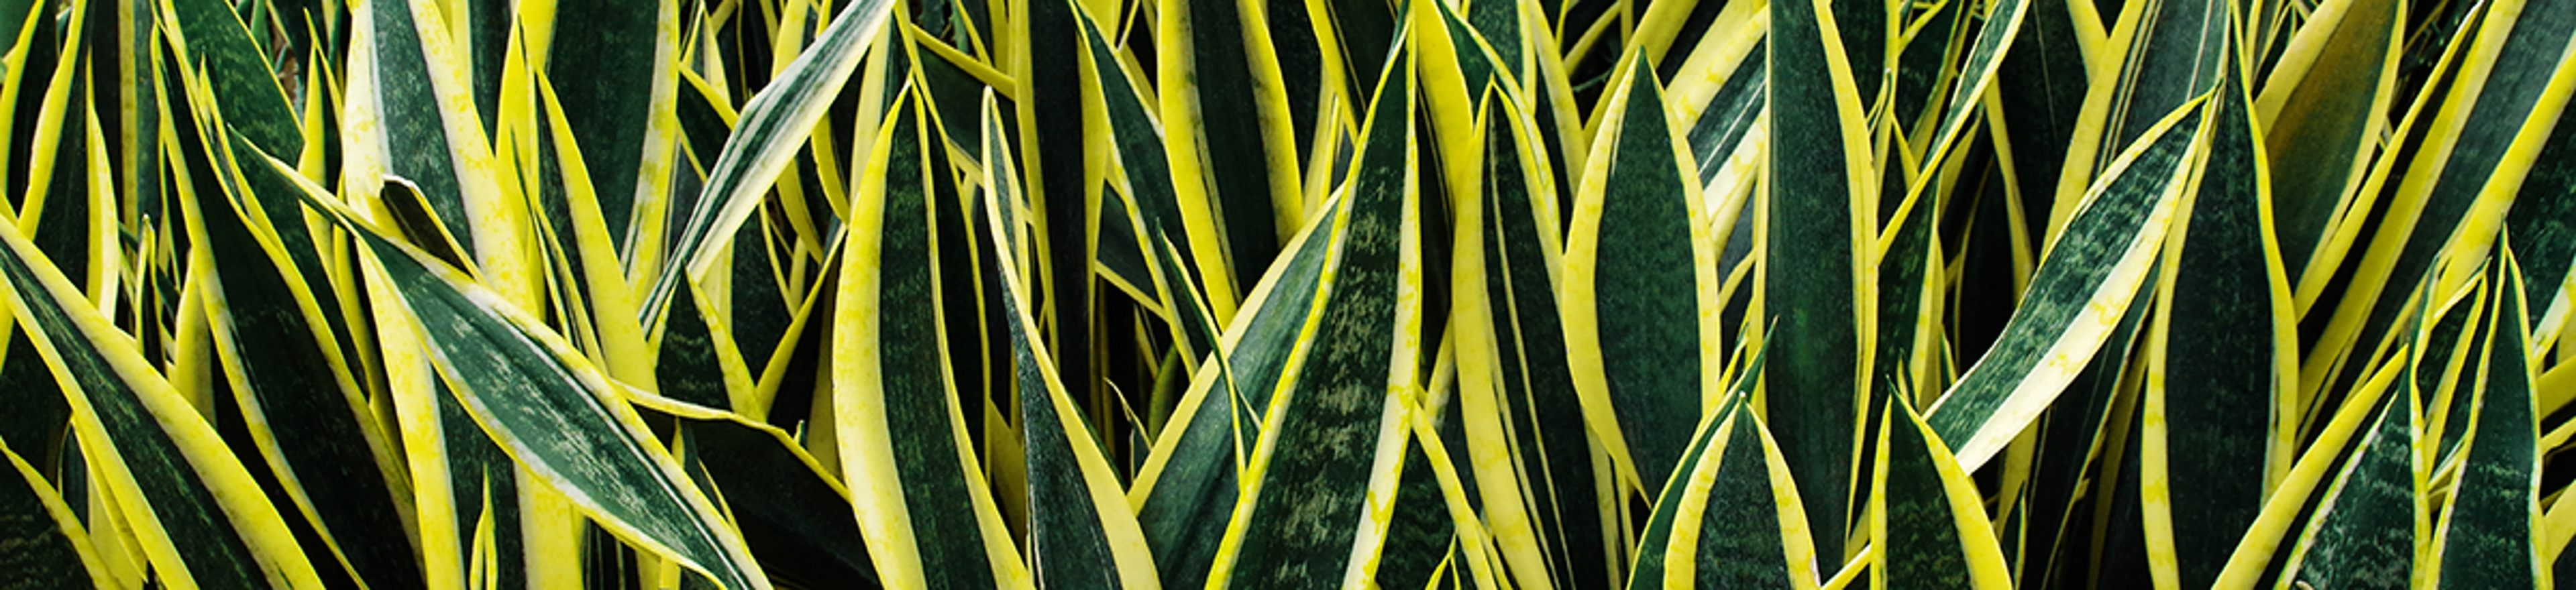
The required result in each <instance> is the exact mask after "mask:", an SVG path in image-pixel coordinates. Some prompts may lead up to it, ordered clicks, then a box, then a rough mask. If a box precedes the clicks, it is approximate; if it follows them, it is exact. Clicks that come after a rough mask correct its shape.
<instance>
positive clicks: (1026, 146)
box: [1013, 0, 1311, 555]
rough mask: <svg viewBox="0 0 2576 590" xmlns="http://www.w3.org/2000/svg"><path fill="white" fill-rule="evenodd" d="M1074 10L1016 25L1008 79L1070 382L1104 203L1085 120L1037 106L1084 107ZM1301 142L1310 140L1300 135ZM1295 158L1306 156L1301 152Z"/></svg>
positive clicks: (1051, 10)
mask: <svg viewBox="0 0 2576 590" xmlns="http://www.w3.org/2000/svg"><path fill="white" fill-rule="evenodd" d="M1300 8H1301V9H1302V6H1300ZM1076 10H1078V8H1077V7H1076V5H1075V3H1074V2H1072V1H1071V0H1062V1H1039V2H1031V3H1029V4H1028V5H1027V9H1026V10H1023V11H1019V12H1020V14H1019V15H1018V16H1017V17H1016V18H1015V19H1014V20H1016V21H1018V22H1019V25H1018V27H1019V33H1020V35H1021V37H1022V39H1021V40H1020V41H1019V42H1018V45H1019V46H1020V47H1024V48H1026V53H1027V55H1028V59H1026V60H1022V61H1021V63H1022V65H1021V66H1019V67H1018V68H1016V69H1015V70H1014V71H1013V76H1014V77H1016V78H1017V79H1018V80H1019V81H1020V94H1019V99H1020V100H1018V101H1015V103H1014V105H1013V106H1015V107H1018V108H1017V109H1016V110H1017V111H1018V112H1016V113H1014V115H1015V117H1014V120H1016V121H1017V122H1018V125H1017V127H1018V129H1019V136H1020V138H1021V139H1020V141H1019V144H1018V145H1017V146H1016V149H1018V150H1019V151H1020V153H1019V158H1018V160H1019V161H1020V162H1021V173H1022V174H1023V175H1024V177H1025V180H1024V182H1025V184H1026V187H1027V189H1028V197H1027V198H1028V200H1029V202H1030V207H1031V208H1033V209H1036V210H1038V211H1041V212H1042V213H1039V214H1037V215H1034V216H1033V217H1034V219H1032V220H1031V222H1032V223H1034V224H1036V225H1037V227H1038V229H1037V230H1036V233H1038V234H1040V235H1041V238H1040V239H1038V240H1036V242H1037V243H1038V244H1040V245H1041V248H1040V249H1039V251H1040V252H1042V254H1041V255H1042V256H1043V258H1044V260H1045V261H1046V264H1045V267H1044V268H1043V269H1042V270H1041V271H1037V272H1032V273H1030V274H1031V276H1032V277H1033V278H1032V279H1031V282H1032V283H1034V284H1033V285H1032V288H1034V289H1036V290H1037V293H1038V295H1036V296H1034V297H1035V298H1037V299H1040V300H1043V301H1047V302H1049V305H1048V306H1047V307H1046V308H1045V309H1042V310H1038V311H1035V312H1033V313H1039V314H1043V317H1044V318H1045V322H1044V323H1045V324H1046V327H1047V328H1048V331H1047V334H1048V336H1049V338H1050V340H1049V341H1048V343H1049V344H1052V345H1053V348H1051V349H1050V350H1054V351H1055V353H1056V361H1057V362H1059V363H1063V365H1062V366H1064V367H1067V368H1068V369H1067V371H1066V372H1065V374H1067V375H1072V374H1075V372H1074V371H1072V370H1071V368H1073V367H1091V366H1094V362H1095V361H1094V360H1093V359H1094V358H1095V356H1094V353H1093V351H1092V347H1091V346H1089V344H1090V343H1091V342H1092V338H1093V331H1092V329H1091V327H1092V323H1093V321H1092V316H1091V313H1092V310H1093V309H1095V308H1096V307H1097V305H1096V304H1095V303H1094V301H1096V299H1095V298H1094V297H1093V290H1094V289H1095V288H1096V287H1095V286H1094V285H1095V284H1096V282H1095V281H1094V280H1093V278H1092V274H1091V269H1092V261H1093V260H1094V259H1095V258H1096V257H1095V256H1094V254H1093V252H1092V249H1093V243H1094V240H1093V236H1094V235H1096V234H1095V233H1094V232H1095V231H1096V229H1097V227H1098V226H1099V224H1097V223H1094V221H1093V220H1095V219H1100V218H1101V212H1100V206H1101V203H1100V202H1099V201H1098V200H1096V199H1093V198H1092V196H1091V194H1090V190H1089V189H1091V188H1092V185H1094V184H1096V183H1094V182H1093V181H1092V180H1091V179H1089V178H1087V177H1086V175H1085V173H1084V170H1086V169H1087V164H1086V162H1084V158H1085V157H1087V156H1085V155H1084V152H1085V151H1086V150H1085V148H1084V144H1085V142H1086V139H1085V138H1084V137H1083V122H1084V120H1085V117H1086V115H1085V114H1084V113H1083V112H1082V111H1081V110H1080V109H1069V108H1041V106H1040V105H1063V104H1067V103H1071V102H1074V101H1081V100H1085V99H1083V98H1082V96H1083V94H1082V93H1083V92H1085V90H1084V89H1085V88H1086V87H1087V86H1088V85H1087V84H1085V83H1084V82H1083V81H1082V60H1083V59H1084V58H1085V56H1086V55H1088V52H1086V51H1084V49H1085V47H1086V46H1085V45H1084V43H1086V40H1085V38H1084V37H1083V32H1082V28H1081V27H1082V25H1081V24H1079V23H1078V22H1076V21H1075V19H1076V18H1078V17H1077V16H1076V15H1075V11H1076ZM1290 104H1291V106H1292V107H1293V106H1295V104H1296V103H1295V102H1294V101H1291V103H1290ZM1309 118H1311V117H1309ZM1299 129H1301V130H1302V129H1304V127H1299ZM1298 137H1300V138H1304V137H1310V136H1309V135H1308V134H1306V133H1299V134H1298ZM1299 153H1300V154H1301V156H1302V154H1303V153H1304V151H1302V148H1301V151H1300V152H1299ZM1092 381H1093V380H1091V379H1066V380H1064V386H1065V394H1066V395H1071V396H1074V397H1076V398H1089V397H1091V396H1092V395H1093V385H1092ZM1158 555H1159V554H1158Z"/></svg>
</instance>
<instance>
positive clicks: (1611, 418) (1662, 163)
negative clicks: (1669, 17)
mask: <svg viewBox="0 0 2576 590" xmlns="http://www.w3.org/2000/svg"><path fill="white" fill-rule="evenodd" d="M1651 74H1652V70H1650V69H1646V68H1635V69H1632V70H1630V78H1629V79H1628V80H1625V81H1623V82H1622V83H1621V86H1622V91H1621V92H1620V93H1619V94H1618V95H1617V96H1616V97H1613V98H1612V99H1611V100H1613V101H1615V104H1620V105H1622V106H1621V107H1620V110H1621V112H1620V113H1618V114H1617V115H1615V116H1614V117H1611V118H1608V119H1605V120H1604V121H1603V122H1602V123H1601V129H1602V130H1603V135H1602V136H1601V137H1600V138H1599V139H1597V140H1596V141H1595V142H1594V144H1595V145H1597V146H1599V147H1600V148H1601V149H1598V150H1596V151H1594V152H1593V156H1592V161H1590V162H1587V163H1586V164H1585V166H1584V168H1585V172H1584V176H1583V177H1584V178H1585V179H1587V182H1585V183H1584V184H1583V185H1582V186H1581V187H1579V188H1578V189H1577V192H1576V193H1575V196H1574V198H1575V206H1574V217H1573V219H1571V220H1569V222H1568V227H1567V234H1566V247H1565V255H1564V256H1565V258H1564V268H1565V275H1564V276H1565V284H1564V286H1563V287H1562V290H1563V291H1562V293H1561V295H1560V303H1561V304H1562V305H1563V306H1564V310H1565V311H1564V314H1565V316H1564V317H1565V322H1566V335H1567V338H1568V340H1567V341H1566V350H1567V352H1568V355H1567V362H1569V363H1572V364H1573V368H1574V373H1573V377H1574V384H1575V387H1576V391H1577V392H1578V395H1579V396H1581V399H1583V400H1584V411H1585V412H1586V413H1587V414H1589V415H1590V418H1589V419H1590V420H1591V421H1592V422H1593V428H1596V429H1600V430H1602V431H1604V432H1605V435H1604V436H1603V438H1604V439H1608V440H1604V441H1602V442H1603V443H1605V446H1607V447H1608V448H1609V453H1610V456H1611V457H1612V465H1614V468H1615V469H1617V472H1618V473H1619V474H1620V478H1621V479H1622V480H1626V481H1627V482H1629V483H1626V484H1623V486H1638V487H1640V488H1642V487H1644V486H1660V485H1661V482H1663V481H1664V480H1666V479H1670V478H1671V476H1672V469H1673V465H1675V464H1676V463H1678V462H1679V461H1680V460H1681V456H1682V454H1683V451H1684V447H1685V446H1686V445H1688V444H1689V441H1690V435H1689V431H1690V430H1691V424H1692V420H1693V417H1694V416H1698V415H1700V414H1701V413H1702V410H1701V407H1702V403H1703V402H1702V400H1707V399H1712V398H1714V397H1715V393H1716V391H1717V383H1718V382H1717V378H1716V371H1715V369H1716V368H1717V366H1718V365H1719V364H1720V363H1719V362H1718V359H1717V355H1718V353H1719V351H1722V350H1724V349H1723V348H1722V347H1720V346H1719V345H1718V344H1716V342H1715V338H1716V336H1717V330H1716V326H1715V325H1713V324H1714V321H1713V320H1715V319H1716V314H1713V313H1709V310H1705V309H1702V308H1701V302H1702V301H1707V300H1712V299H1715V297H1714V295H1715V291H1716V288H1717V279H1716V276H1715V274H1716V270H1715V265H1714V264H1713V262H1714V259H1715V258H1716V253H1715V252H1711V251H1709V250H1710V249H1711V248H1709V247H1708V245H1707V242H1709V241H1710V240H1709V239H1708V238H1707V237H1706V236H1704V235H1702V234H1703V233H1704V231H1703V230H1700V229H1699V228H1701V227H1702V224H1700V223H1698V222H1697V218H1696V216H1695V215H1694V212H1696V211H1700V210H1702V209H1703V207H1702V206H1701V203H1700V198H1699V194H1698V191H1697V190H1696V189H1697V188H1698V184H1697V183H1694V182H1691V181H1690V172H1689V171H1688V170H1687V169H1685V168H1683V167H1682V165H1683V164H1682V163H1683V162H1685V161H1686V160H1685V159H1684V158H1685V156H1683V155H1682V154H1683V152H1681V151H1680V150H1679V149H1678V148H1677V147H1676V143H1675V138H1674V136H1673V132H1672V128H1671V127H1670V126H1669V125H1668V119H1669V117H1668V115H1667V114H1666V113H1665V111H1664V99H1663V93H1662V90H1661V89H1660V88H1659V85H1658V84H1657V83H1656V82H1655V80H1654V79H1653V77H1652V75H1651ZM1608 432H1616V433H1618V435H1617V436H1615V437H1612V436H1607V435H1606V433H1608Z"/></svg>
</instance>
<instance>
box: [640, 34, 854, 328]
mask: <svg viewBox="0 0 2576 590" xmlns="http://www.w3.org/2000/svg"><path fill="white" fill-rule="evenodd" d="M893 7H894V2H892V1H891V0H867V1H865V2H857V3H853V4H850V5H849V6H848V7H847V8H844V9H842V11H841V14H840V16H838V17H835V18H833V19H832V24H831V25H830V26H829V27H828V28H826V29H824V30H823V33H822V34H821V35H819V36H816V37H815V39H814V43H813V44H812V45H811V46H810V47H809V48H808V49H807V50H806V51H805V52H804V53H801V54H798V55H797V56H796V60H795V61H793V62H791V63H789V64H788V65H787V67H786V68H784V69H783V70H781V71H779V72H778V74H777V76H775V79H774V80H773V81H772V82H771V83H770V85H769V86H766V87H763V88H762V89H761V91H760V92H759V93H758V94H755V95H753V96H752V97H751V100H750V102H748V103H745V104H744V105H743V107H742V111H741V112H742V114H741V116H740V117H739V118H738V119H737V122H736V123H735V124H734V127H733V132H732V133H731V134H730V135H728V136H726V138H725V143H724V149H723V151H722V152H721V153H719V154H718V155H716V156H714V160H715V161H714V163H713V164H711V165H709V166H708V172H707V177H706V182H705V185H704V188H703V189H702V190H701V191H700V196H699V197H698V198H697V199H696V206H694V207H691V208H690V212H689V215H688V217H687V218H686V219H687V224H686V225H685V226H682V227H679V228H677V230H678V233H677V235H678V236H679V238H678V239H676V240H673V241H672V242H671V243H670V247H669V251H670V255H669V256H668V259H669V260H671V261H673V264H672V265H671V266H669V267H666V268H665V269H663V271H662V273H661V274H660V275H659V276H657V277H655V278H654V281H653V287H652V289H651V290H650V291H648V292H647V293H648V295H647V296H646V298H645V300H644V305H643V307H642V308H641V309H640V310H639V312H638V313H640V314H642V316H643V317H644V319H645V320H646V321H645V322H644V323H645V324H646V325H653V324H655V323H658V322H655V321H653V320H654V319H655V318H659V317H661V314H662V313H663V312H664V309H665V308H667V307H668V306H670V305H671V298H672V296H673V295H674V294H675V293H676V292H677V288H678V287H679V282H680V281H681V280H683V279H684V278H687V277H694V276H699V275H703V274H705V273H706V272H707V268H710V265H712V264H713V262H714V260H715V259H716V258H717V256H715V255H714V250H715V249H716V247H717V246H720V245H721V244H720V243H719V242H720V241H722V240H723V238H726V237H730V236H732V235H733V234H734V231H735V230H736V229H738V228H740V227H742V224H743V222H744V221H745V220H748V219H750V218H751V214H752V213H753V212H754V211H757V210H759V208H760V204H761V202H762V200H763V199H761V198H760V197H761V195H763V194H766V193H767V192H768V190H769V186H770V184H771V183H772V182H773V181H775V180H776V179H777V178H778V175H779V174H780V173H782V172H783V171H785V170H786V169H787V166H788V165H789V164H791V163H793V161H794V159H795V155H796V152H797V150H798V149H799V148H801V147H803V146H804V145H806V140H807V139H808V138H809V136H810V135H811V134H812V133H813V130H814V125H815V123H817V122H819V121H821V120H822V119H823V115H824V113H825V111H826V110H828V109H829V108H830V107H831V104H832V100H833V99H834V97H837V96H840V94H841V87H842V86H844V85H846V84H847V83H848V82H849V80H850V74H851V73H852V72H855V71H857V70H858V67H859V58H860V57H863V56H865V55H866V53H867V49H868V47H869V46H870V45H871V41H872V40H874V39H875V38H876V37H877V35H878V34H879V31H880V30H882V29H883V28H884V26H885V23H886V19H887V16H886V15H887V14H888V12H889V11H891V10H892V9H893Z"/></svg>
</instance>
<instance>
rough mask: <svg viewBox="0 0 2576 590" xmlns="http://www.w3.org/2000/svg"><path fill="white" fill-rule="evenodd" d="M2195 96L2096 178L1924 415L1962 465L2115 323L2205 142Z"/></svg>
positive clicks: (2077, 364)
mask: <svg viewBox="0 0 2576 590" xmlns="http://www.w3.org/2000/svg"><path fill="white" fill-rule="evenodd" d="M2204 111H2205V109H2202V108H2200V103H2199V102H2194V103H2191V104H2188V105H2185V108H2183V109H2180V110H2177V111H2175V112H2174V113H2173V114H2172V115H2169V116H2167V117H2166V118H2165V120H2164V122H2163V123H2160V124H2158V125H2157V126H2156V128H2155V129H2152V130H2151V131H2153V133H2149V134H2147V135H2146V136H2144V137H2143V138H2142V141H2141V143H2140V144H2138V145H2136V146H2134V147H2132V148H2131V149H2130V150H2129V151H2128V153H2126V154H2124V155H2122V156H2121V157H2120V160H2119V161H2117V162H2114V165H2113V166H2112V168H2111V169H2110V170H2109V171H2108V172H2106V176H2105V181H2104V182H2099V183H2096V184H2095V188H2094V189H2093V190H2092V191H2091V193H2092V194H2091V195H2090V196H2088V197H2086V199H2085V204H2084V205H2083V206H2082V207H2081V208H2079V209H2078V210H2077V213H2076V215H2074V216H2073V217H2072V218H2070V219H2071V220H2070V221H2069V222H2068V224H2067V227H2066V232H2065V237H2063V238H2060V239H2059V240H2058V241H2057V243H2056V244H2055V245H2054V246H2051V247H2050V248H2049V250H2048V256H2047V258H2046V260H2045V261H2043V262H2041V263H2040V266H2039V269H2038V271H2037V272H2036V275H2035V276H2033V277H2032V279H2031V284H2030V288H2029V289H2027V290H2026V291H2025V293H2024V295H2023V303H2022V305H2021V307H2019V308H2018V309H2016V310H2014V312H2013V317H2012V320H2011V321H2009V322H2007V323H2006V324H2005V325H2004V331H2003V335H2002V336H2001V337H2000V339H1998V340H1997V341H1996V343H1995V346H1994V348H1992V349H1989V350H1988V351H1986V355H1985V356H1984V357H1983V358H1980V359H1978V360H1977V362H1976V364H1975V365H1974V366H1972V367H1970V368H1969V369H1968V371H1967V373H1966V374H1964V375H1961V376H1960V377H1959V380H1958V382H1957V383H1954V384H1952V385H1951V386H1950V389H1949V391H1947V392H1945V393H1943V394H1941V398H1940V399H1939V400H1938V401H1935V402H1933V404H1932V408H1931V410H1930V411H1929V414H1930V415H1929V416H1926V417H1925V422H1926V423H1928V424H1931V425H1932V429H1933V431H1934V432H1937V433H1939V434H1940V437H1941V441H1942V443H1943V444H1945V445H1953V446H1956V447H1957V448H1958V449H1959V450H1958V452H1957V457H1958V460H1959V465H1960V466H1961V467H1962V468H1967V469H1974V468H1977V467H1979V466H1983V465H1985V462H1986V460H1987V459H1991V458H1993V457H1994V455H1995V453H1996V452H1997V451H2000V450H2001V449H2002V448H2003V445H2004V444H2005V443H2006V442H2009V441H2010V440H2011V439H2012V438H2013V437H2015V436H2017V435H2018V434H2019V433H2020V432H2021V430H2022V428H2023V427H2026V426H2029V425H2030V422H2031V420H2033V419H2035V418H2037V417H2038V415H2039V411H2040V410H2041V409H2042V408H2045V407H2047V406H2048V405H2049V402H2051V401H2053V400H2055V399H2056V397H2057V395H2058V394H2059V393H2061V392H2063V391H2064V388H2065V387H2066V384H2067V383H2068V382H2069V381H2071V380H2073V379H2074V377H2075V374H2076V373H2077V371H2078V369H2081V368H2082V367H2083V366H2084V363H2085V361H2087V360H2090V359H2092V357H2093V355H2094V353H2096V352H2097V351H2098V350H2099V349H2100V347H2101V346H2102V343H2103V341H2104V340H2105V339H2106V338H2108V337H2109V336H2110V333H2111V331H2112V327H2113V326H2114V325H2116V324H2118V323H2119V319H2120V312H2121V311H2122V310H2125V309H2127V308H2128V306H2129V300H2130V299H2131V298H2134V297H2135V296H2136V294H2137V292H2138V291H2137V287H2138V285H2140V284H2142V283H2143V282H2144V281H2145V280H2146V275H2147V271H2148V267H2150V266H2153V257H2154V254H2155V252H2156V247H2157V245H2158V244H2159V243H2160V242H2161V241H2162V240H2163V238H2164V235H2165V229H2166V227H2165V226H2166V223H2167V222H2168V221H2170V219H2171V218H2172V216H2173V209H2174V201H2175V195H2174V193H2175V191H2174V190H2172V188H2173V186H2174V185H2175V184H2176V182H2177V181H2178V180H2179V177H2181V176H2183V175H2184V174H2185V173H2188V172H2189V171H2190V170H2189V168H2188V167H2187V166H2185V165H2186V164H2187V163H2189V161H2190V156H2191V153H2190V152H2192V151H2194V149H2193V148H2195V147H2196V146H2197V145H2198V144H2200V143H2202V142H2201V140H2200V139H2198V138H2199V137H2200V136H2201V134H2200V132H2199V130H2200V128H2201V124H2200V120H2201V118H2202V117H2203V116H2204V115H2203V113H2204Z"/></svg>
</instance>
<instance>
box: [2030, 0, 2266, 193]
mask: <svg viewBox="0 0 2576 590" xmlns="http://www.w3.org/2000/svg"><path fill="white" fill-rule="evenodd" d="M2144 1H2145V2H2146V3H2145V4H2142V5H2140V6H2139V7H2138V9H2137V10H2134V11H2126V12H2122V13H2120V15H2119V19H2120V20H2119V22H2118V23H2117V24H2116V25H2114V26H2113V31H2112V35H2113V36H2115V37H2118V38H2119V39H2118V40H2116V41H2114V43H2121V42H2125V43H2126V44H2127V47H2126V48H2125V50H2124V52H2125V54H2124V55H2122V56H2121V57H2120V62H2119V63H2120V68H2121V70H2120V74H2119V77H2118V78H2117V82H2116V85H2115V86H2114V87H2113V88H2112V90H2111V91H2110V92H2109V93H2108V94H2102V93H2096V94H2094V95H2091V96H2088V97H2087V100H2086V104H2085V105H2084V106H2085V109H2086V113H2088V114H2095V113H2098V114H2096V115H2094V116H2098V117H2101V118H2102V124H2101V125H2099V126H2094V127H2087V128H2086V129H2085V131H2087V132H2090V133H2098V134H2099V135H2098V136H2095V137H2090V138H2088V137H2085V136H2084V135H2083V134H2079V135H2078V136H2077V137H2075V138H2074V141H2075V142H2076V145H2075V149H2076V150H2078V153H2084V154H2086V155H2087V156H2088V157H2087V158H2086V159H2085V160H2083V161H2082V162H2081V166H2080V167H2079V169H2081V168H2089V169H2091V170H2095V171H2098V170H2102V169H2103V168H2104V167H2106V166H2107V165H2108V164H2109V163H2110V160H2111V159H2112V158H2113V157H2116V156H2118V155H2119V152H2117V151H2114V150H2118V149H2121V148H2122V147H2124V146H2129V145H2133V144H2135V143H2137V142H2138V141H2139V138H2141V137H2144V136H2146V135H2147V134H2148V132H2149V131H2150V130H2152V129H2153V128H2154V127H2155V126H2156V124H2157V123H2158V122H2159V121H2161V120H2163V119H2164V118H2165V114H2166V113H2170V112H2172V111H2173V110H2175V109H2178V108H2181V107H2182V106H2183V105H2185V104H2187V103H2190V102H2191V101H2192V100H2194V99H2195V98H2198V97H2200V96H2202V95H2205V94H2208V93H2209V92H2210V91H2211V90H2213V89H2216V88H2217V87H2218V83H2219V80H2221V79H2222V78H2225V77H2229V76H2234V75H2237V68H2236V67H2235V66H2232V65H2230V64H2232V63H2235V62H2231V61H2230V57H2231V56H2233V55H2235V54H2237V53H2239V52H2240V51H2241V50H2240V49H2238V47H2237V42H2236V40H2237V38H2238V35H2239V34H2238V33H2237V31H2238V28H2237V25H2236V20H2237V19H2238V18H2241V17H2239V16H2238V14H2237V12H2236V11H2235V10H2233V9H2231V7H2230V6H2229V5H2228V4H2227V3H2225V2H2217V1H2212V0H2144ZM2087 148H2090V149H2089V150H2088V149H2087ZM2069 166H2077V164H2076V163H2070V164H2069ZM2067 178H2070V179H2079V180H2090V179H2093V178H2097V177H2095V176H2092V175H2089V174H2088V175H2085V176H2082V177H2076V176H2071V175H2070V176H2068V177H2067ZM2082 187H2083V185H2078V184H2074V183H2065V184H2061V185H2059V186H2058V187H2057V188H2058V195H2059V201H2058V203H2057V208H2059V209H2064V208H2067V207H2070V206H2072V205H2074V203H2070V202H2068V201H2066V196H2067V195H2068V194H2069V193H2073V192H2075V191H2079V190H2082ZM2051 219H2052V220H2054V219H2056V216H2055V215H2052V216H2051Z"/></svg>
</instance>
